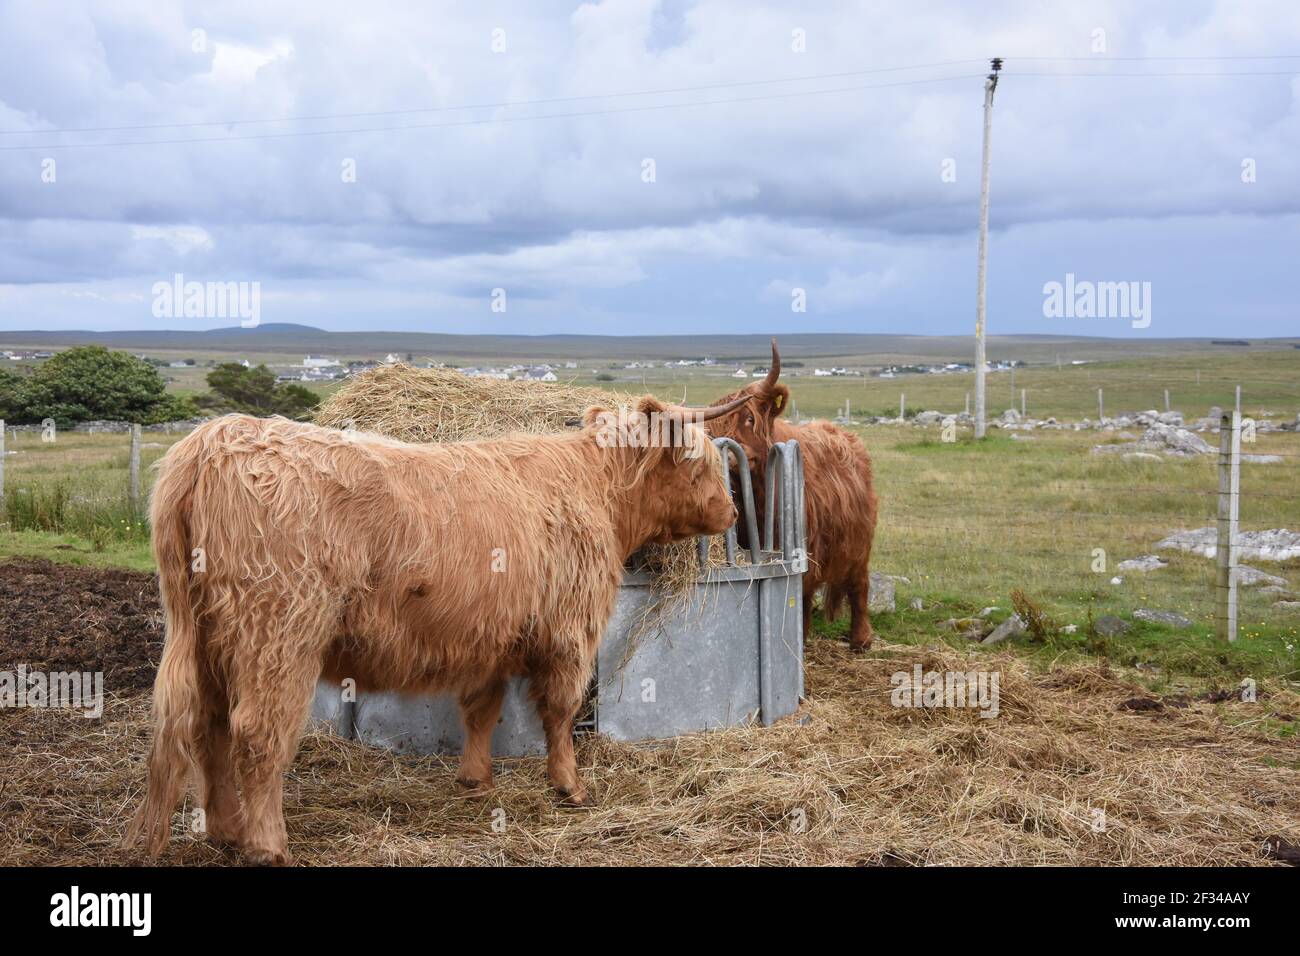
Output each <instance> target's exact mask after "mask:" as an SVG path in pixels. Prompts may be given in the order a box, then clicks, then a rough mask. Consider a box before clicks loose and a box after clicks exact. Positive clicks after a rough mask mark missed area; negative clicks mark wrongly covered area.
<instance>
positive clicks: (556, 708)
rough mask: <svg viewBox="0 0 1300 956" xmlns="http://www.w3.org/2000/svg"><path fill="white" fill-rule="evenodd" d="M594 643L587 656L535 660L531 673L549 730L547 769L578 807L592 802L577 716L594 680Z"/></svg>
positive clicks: (559, 789)
mask: <svg viewBox="0 0 1300 956" xmlns="http://www.w3.org/2000/svg"><path fill="white" fill-rule="evenodd" d="M591 646H592V650H591V652H590V654H589V655H587V656H586V659H585V660H581V659H577V658H576V657H575V658H569V659H566V658H565V657H564V656H563V655H557V656H555V657H553V658H552V659H550V660H547V661H541V662H535V663H534V665H533V666H532V667H531V668H530V670H529V675H528V682H529V686H530V687H531V690H532V695H533V699H534V701H536V703H537V713H538V715H539V716H540V717H541V718H542V728H543V729H544V730H545V731H546V772H547V774H548V775H549V776H550V778H551V785H552V786H553V787H555V789H556V791H557V792H558V793H559V794H560V797H561V798H562V799H563V801H564V802H565V803H567V804H569V805H570V806H575V807H576V806H583V805H585V804H587V803H588V802H589V801H588V797H587V788H586V787H585V786H584V785H583V783H582V778H581V777H579V776H578V761H577V757H576V756H575V755H574V752H573V718H574V717H575V716H577V713H578V710H579V709H580V708H581V707H582V704H583V701H584V700H585V698H586V694H587V685H588V683H589V682H590V680H591V658H592V657H594V655H595V642H594V641H593V642H591Z"/></svg>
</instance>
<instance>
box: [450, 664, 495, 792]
mask: <svg viewBox="0 0 1300 956" xmlns="http://www.w3.org/2000/svg"><path fill="white" fill-rule="evenodd" d="M505 692H506V682H505V679H504V678H501V677H493V678H492V679H491V680H490V681H488V682H487V683H486V684H484V685H482V686H481V687H476V688H475V689H473V690H471V691H467V692H463V693H462V694H461V695H460V716H461V719H462V720H463V721H464V723H465V749H464V751H463V752H462V753H461V757H460V772H459V773H457V774H456V782H457V783H458V784H460V785H461V786H462V787H464V788H465V789H467V790H469V791H471V792H473V793H487V792H488V791H489V790H491V789H492V731H493V730H494V729H495V728H496V725H497V718H498V717H499V716H500V715H501V698H502V697H504V696H505Z"/></svg>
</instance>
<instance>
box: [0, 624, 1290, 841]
mask: <svg viewBox="0 0 1300 956" xmlns="http://www.w3.org/2000/svg"><path fill="white" fill-rule="evenodd" d="M809 657H810V660H809V666H808V692H809V698H810V699H809V701H808V702H807V704H806V707H805V709H804V712H803V714H802V715H801V716H802V719H803V722H802V723H801V722H800V721H799V720H793V719H792V720H787V721H783V722H782V723H780V724H779V725H777V726H775V727H771V728H762V727H741V728H733V729H729V730H719V731H713V732H709V733H701V734H693V735H689V736H684V737H679V738H676V739H674V740H671V741H665V742H664V743H663V744H662V745H661V746H654V747H647V746H638V745H635V744H628V743H620V742H616V741H612V740H609V739H608V738H604V737H587V738H584V739H583V740H582V742H581V743H580V745H579V748H578V759H579V766H580V769H581V772H582V773H583V775H584V777H585V778H586V780H587V781H588V785H589V788H590V789H591V791H592V794H593V796H594V797H595V798H596V801H597V802H596V805H595V807H594V808H592V809H588V810H568V809H564V808H561V807H560V806H558V805H557V804H556V802H555V797H554V794H553V793H551V792H550V791H549V790H548V787H547V782H546V761H545V758H542V757H537V758H524V759H517V760H509V761H501V762H499V763H498V768H499V769H498V774H497V789H496V791H495V792H494V793H492V794H491V795H489V796H488V797H487V798H485V799H475V798H471V797H468V796H466V795H465V794H464V793H463V792H461V791H459V790H458V789H457V787H456V785H455V782H454V778H455V773H456V764H455V761H454V760H451V759H440V758H421V757H413V756H403V755H398V754H395V753H391V752H388V751H385V750H382V749H378V748H372V747H366V746H362V745H360V744H357V743H354V742H349V741H345V740H341V739H338V738H336V737H333V736H330V735H328V734H326V733H322V732H315V731H313V732H310V733H309V734H308V735H307V737H306V739H305V741H304V743H303V746H302V748H301V750H300V751H299V753H298V756H297V759H296V760H295V762H294V764H293V766H292V768H291V770H290V773H289V775H288V778H287V783H286V788H285V813H286V817H287V820H288V827H289V848H290V851H291V852H292V853H294V854H295V855H296V857H297V859H298V861H299V862H301V863H305V864H311V865H320V866H328V865H354V866H355V865H370V864H443V865H462V864H531V865H557V864H560V865H565V864H608V865H620V866H635V865H646V864H686V863H691V864H762V863H769V864H849V865H852V864H858V865H862V864H866V865H924V864H941V865H944V864H949V865H951V864H984V865H989V864H1015V865H1030V864H1071V865H1092V866H1120V865H1169V866H1172V865H1183V866H1188V865H1192V866H1196V865H1233V864H1240V865H1250V864H1253V865H1260V864H1266V863H1268V862H1269V860H1268V858H1266V857H1265V856H1264V855H1263V854H1262V852H1261V848H1262V846H1263V844H1264V842H1265V841H1266V840H1267V839H1269V838H1272V837H1281V838H1282V839H1283V840H1285V841H1287V842H1289V843H1292V844H1294V843H1296V842H1297V841H1300V764H1297V761H1296V750H1295V744H1294V741H1291V740H1286V739H1279V738H1278V737H1276V736H1270V735H1268V734H1266V733H1262V732H1261V731H1260V730H1259V729H1258V728H1257V727H1256V726H1255V725H1256V724H1257V723H1258V721H1259V718H1261V717H1263V716H1264V715H1265V714H1267V713H1274V712H1277V713H1287V712H1289V713H1295V712H1296V708H1297V706H1300V699H1298V698H1297V696H1296V694H1295V693H1294V692H1293V691H1290V690H1288V689H1287V688H1285V687H1283V686H1278V687H1273V686H1271V685H1270V686H1266V687H1261V691H1263V694H1262V695H1261V698H1260V703H1259V704H1245V703H1242V702H1240V701H1229V702H1223V703H1211V702H1208V701H1206V700H1203V699H1196V700H1193V701H1191V702H1190V703H1187V704H1186V705H1184V704H1183V703H1182V702H1179V703H1172V702H1171V703H1166V704H1164V705H1163V706H1161V707H1160V708H1159V709H1153V710H1151V711H1142V712H1137V711H1132V710H1129V709H1126V708H1125V706H1124V704H1125V702H1126V701H1128V700H1131V699H1132V698H1133V697H1134V696H1135V695H1143V696H1150V695H1149V694H1148V693H1147V692H1146V691H1145V690H1144V689H1143V688H1142V687H1141V686H1140V685H1138V684H1136V683H1133V682H1132V681H1131V680H1129V679H1128V678H1127V677H1126V676H1125V675H1123V674H1121V673H1118V672H1116V671H1114V670H1112V669H1109V668H1108V667H1107V666H1106V665H1105V664H1104V663H1103V664H1085V665H1069V666H1063V667H1057V668H1055V669H1053V670H1051V671H1048V672H1046V673H1034V672H1032V671H1030V670H1029V669H1028V667H1027V665H1026V664H1025V662H1024V661H1023V660H1021V659H1019V658H1016V657H1015V656H1013V655H1012V654H1011V653H1008V652H1002V653H997V654H995V653H990V652H989V651H988V650H987V649H982V650H981V649H975V650H972V651H971V652H970V653H969V654H966V653H963V652H960V651H957V650H954V649H952V648H949V647H946V646H943V647H930V648H926V647H914V646H908V645H887V644H880V645H878V648H877V650H875V651H873V652H872V653H871V654H870V655H868V656H862V655H854V654H850V653H849V652H848V650H847V648H846V647H845V646H844V645H843V644H842V643H840V642H835V641H830V640H816V641H813V642H812V643H811V644H810V648H809ZM914 664H921V665H922V667H923V668H924V669H925V670H969V669H973V668H982V669H996V670H998V671H999V672H1000V674H1001V701H1000V704H1001V715H1000V716H999V717H998V718H996V719H981V718H979V717H978V716H976V713H975V712H973V711H968V710H966V711H960V710H942V709H932V710H910V709H900V708H895V707H893V706H891V703H890V690H891V682H890V676H891V675H892V674H893V673H894V672H896V671H910V669H911V668H912V666H913V665H914ZM147 711H148V695H145V694H138V695H132V696H129V697H119V698H115V699H112V700H110V701H108V702H107V704H106V709H105V716H104V719H103V720H101V721H88V720H85V719H84V718H82V717H80V716H77V715H75V714H71V713H68V712H66V711H63V712H60V711H33V710H26V711H15V710H8V711H0V752H2V753H4V755H5V758H6V759H5V760H4V767H3V775H4V778H5V781H6V785H5V787H4V789H3V793H0V808H3V811H4V812H3V813H0V865H9V866H38V865H50V864H55V865H64V866H91V865H103V864H121V863H132V862H144V860H143V857H142V856H141V855H139V854H138V853H135V852H133V853H123V852H121V851H119V850H118V849H117V847H116V842H117V840H118V839H119V838H120V836H121V833H122V829H123V827H124V825H125V821H126V819H127V818H128V815H129V811H130V810H131V809H132V808H133V806H134V804H135V802H136V800H137V799H138V798H139V788H140V786H141V783H142V781H143V779H144V759H145V755H146V753H147V749H148V729H149V725H148V714H147ZM498 808H499V809H501V810H504V812H505V816H504V823H505V827H504V829H503V830H500V832H498V830H496V829H494V827H493V823H494V821H495V820H499V819H501V818H500V817H499V815H497V816H494V811H496V810H497V809H498ZM1093 810H1101V811H1104V813H1105V826H1104V828H1103V829H1094V825H1095V822H1096V819H1095V817H1094V815H1093ZM174 826H175V829H174V835H175V840H174V842H173V844H172V846H171V847H170V848H169V850H168V851H167V852H166V854H165V855H164V856H163V858H162V862H164V863H167V864H190V865H198V864H209V865H222V864H231V863H236V862H239V859H240V858H239V856H238V855H237V854H235V853H233V852H228V851H223V850H219V849H216V848H214V847H211V846H209V845H207V844H206V843H205V842H201V841H199V840H197V839H195V838H194V836H193V835H192V834H190V833H188V832H186V831H185V830H184V829H183V827H182V818H181V817H180V816H178V817H177V818H176V819H175V823H174Z"/></svg>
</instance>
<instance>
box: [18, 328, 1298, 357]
mask: <svg viewBox="0 0 1300 956" xmlns="http://www.w3.org/2000/svg"><path fill="white" fill-rule="evenodd" d="M768 339H769V336H767V335H628V336H606V335H536V336H533V335H452V334H447V333H442V332H382V331H375V332H329V331H326V330H324V329H318V328H314V327H312V326H309V325H296V324H292V323H283V322H273V323H266V324H264V325H260V326H258V327H257V328H254V329H244V328H239V327H238V326H235V327H231V328H222V329H207V330H183V329H135V330H130V331H119V332H93V331H39V330H28V331H0V346H2V347H4V348H40V347H44V348H67V347H70V346H73V345H87V344H99V345H106V346H108V347H110V348H115V349H125V350H128V351H133V352H170V353H189V354H199V355H202V354H205V353H218V354H220V353H229V354H235V355H237V354H256V353H283V354H285V355H299V354H302V355H305V354H308V353H314V354H328V355H332V356H335V357H338V358H342V359H350V358H381V357H383V356H384V355H385V354H386V353H388V352H393V353H396V354H398V355H403V356H404V355H405V354H406V353H407V352H411V353H413V354H414V355H416V356H417V357H419V358H421V359H427V358H436V359H445V360H453V361H465V360H471V359H484V358H493V359H521V360H528V359H533V360H538V361H557V360H558V361H564V360H582V359H585V360H588V361H590V360H592V359H599V358H643V359H656V360H663V359H670V358H671V359H677V358H699V357H704V356H711V357H713V358H716V359H718V360H719V361H720V362H729V361H736V362H750V361H762V360H763V359H764V358H766V357H767V356H768V355H769V351H768ZM778 341H779V343H780V347H781V354H782V355H783V356H785V357H787V358H791V359H798V360H803V361H809V360H812V361H823V362H826V361H829V360H831V359H857V360H859V361H866V362H889V363H893V362H899V361H906V360H909V359H922V360H928V361H935V360H940V359H944V360H949V361H951V360H956V359H969V358H970V353H971V351H972V348H973V346H972V341H973V340H972V337H971V336H941V335H936V336H927V335H893V334H883V333H860V334H859V333H842V332H828V333H815V332H814V333H809V332H796V333H782V334H780V335H778ZM1295 344H1297V343H1296V341H1295V339H1294V338H1288V339H1260V340H1253V341H1252V342H1251V343H1250V346H1249V347H1250V348H1265V349H1274V348H1283V349H1289V348H1291V347H1292V346H1293V345H1295ZM988 347H989V357H990V358H991V359H996V358H1004V357H1016V358H1024V359H1027V360H1036V361H1053V360H1054V356H1055V355H1056V354H1057V353H1060V354H1061V355H1062V356H1063V357H1064V358H1065V359H1066V360H1073V359H1081V358H1093V359H1106V358H1121V357H1128V358H1132V357H1135V356H1140V355H1169V354H1178V353H1196V352H1209V351H1221V350H1222V346H1215V345H1212V344H1211V340H1210V339H1105V338H1093V337H1088V336H1069V335H1013V336H999V335H995V336H990V337H989V340H988Z"/></svg>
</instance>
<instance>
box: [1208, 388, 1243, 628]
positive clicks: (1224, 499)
mask: <svg viewBox="0 0 1300 956" xmlns="http://www.w3.org/2000/svg"><path fill="white" fill-rule="evenodd" d="M1240 504H1241V412H1239V411H1237V410H1235V409H1234V410H1233V411H1231V412H1224V414H1223V419H1222V420H1221V421H1220V423H1219V538H1218V543H1217V545H1216V547H1215V555H1214V556H1215V565H1216V569H1217V575H1216V580H1215V599H1216V600H1215V613H1214V625H1215V633H1216V634H1217V635H1218V637H1219V639H1220V640H1222V641H1229V642H1231V641H1235V640H1236V639H1237V517H1238V513H1239V508H1240Z"/></svg>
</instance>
